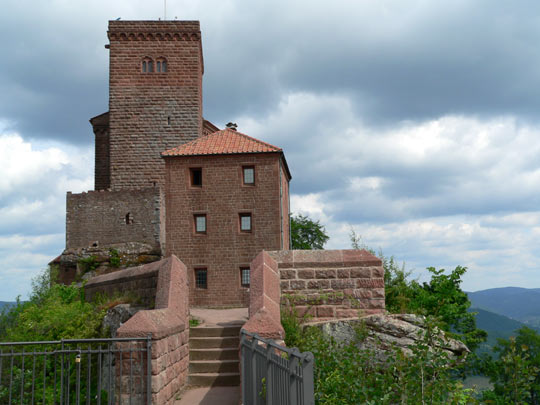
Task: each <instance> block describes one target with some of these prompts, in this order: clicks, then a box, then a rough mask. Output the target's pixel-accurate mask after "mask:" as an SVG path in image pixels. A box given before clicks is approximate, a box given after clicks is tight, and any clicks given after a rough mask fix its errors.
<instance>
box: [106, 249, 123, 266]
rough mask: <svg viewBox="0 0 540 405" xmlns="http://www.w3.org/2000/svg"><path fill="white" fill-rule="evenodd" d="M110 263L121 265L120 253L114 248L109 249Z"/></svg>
mask: <svg viewBox="0 0 540 405" xmlns="http://www.w3.org/2000/svg"><path fill="white" fill-rule="evenodd" d="M109 264H110V265H111V267H120V253H119V252H118V250H116V249H114V248H110V249H109Z"/></svg>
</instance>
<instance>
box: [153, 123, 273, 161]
mask: <svg viewBox="0 0 540 405" xmlns="http://www.w3.org/2000/svg"><path fill="white" fill-rule="evenodd" d="M269 152H282V149H281V148H278V147H277V146H274V145H270V144H269V143H266V142H263V141H259V140H258V139H255V138H252V137H250V136H247V135H245V134H242V133H240V132H238V131H234V130H232V129H223V130H221V131H217V132H214V133H211V134H209V135H205V136H202V137H200V138H197V139H195V140H193V141H190V142H188V143H185V144H183V145H180V146H177V147H176V148H173V149H169V150H167V151H165V152H163V153H162V154H161V156H194V155H230V154H236V153H269Z"/></svg>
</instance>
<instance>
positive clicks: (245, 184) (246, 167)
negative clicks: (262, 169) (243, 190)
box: [242, 165, 255, 187]
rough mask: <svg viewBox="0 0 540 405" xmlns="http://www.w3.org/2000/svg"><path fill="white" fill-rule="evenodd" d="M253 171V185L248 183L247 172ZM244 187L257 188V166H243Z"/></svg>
mask: <svg viewBox="0 0 540 405" xmlns="http://www.w3.org/2000/svg"><path fill="white" fill-rule="evenodd" d="M249 169H251V170H252V171H253V181H252V182H251V183H247V182H246V170H249ZM242 185H244V186H248V187H253V186H255V166H254V165H244V166H242Z"/></svg>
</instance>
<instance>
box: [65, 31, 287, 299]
mask: <svg viewBox="0 0 540 405" xmlns="http://www.w3.org/2000/svg"><path fill="white" fill-rule="evenodd" d="M108 38H109V41H110V43H109V44H108V45H106V48H108V49H109V55H110V59H109V60H110V63H109V111H108V112H105V113H103V114H101V115H98V116H96V117H94V118H92V119H91V120H90V123H91V124H92V128H93V131H94V134H95V190H93V191H88V192H86V193H81V194H73V193H70V192H68V194H67V215H66V250H65V251H64V253H63V254H62V255H61V256H60V257H59V259H58V261H59V263H60V280H61V281H63V282H71V281H73V280H74V279H76V278H78V277H81V276H82V275H83V273H84V272H85V271H86V270H88V268H83V267H84V266H83V265H82V264H81V263H86V265H87V264H88V262H89V261H91V260H88V258H97V259H96V260H97V261H98V263H97V264H99V263H100V260H99V259H100V258H101V259H103V257H104V256H107V255H111V254H114V255H118V256H119V259H120V261H121V263H122V264H125V265H126V266H127V265H134V264H144V263H147V262H150V261H153V260H158V259H160V258H162V257H165V256H170V255H176V256H177V257H178V258H180V259H181V260H182V261H183V263H184V264H185V265H186V267H187V268H188V281H189V286H190V304H191V305H197V306H214V307H219V306H247V305H248V302H249V286H250V270H249V265H250V262H251V261H252V260H253V259H254V257H255V256H256V255H257V254H258V253H259V252H260V251H262V250H283V249H289V248H290V246H289V240H290V236H289V181H290V179H291V175H290V173H289V170H288V167H287V162H286V160H285V157H284V154H283V151H282V150H281V149H280V148H278V147H276V146H273V145H270V144H268V143H265V142H262V141H259V140H256V139H254V138H251V137H249V136H247V135H245V134H242V133H240V132H238V131H236V129H235V128H227V129H224V130H219V128H218V127H216V126H215V125H213V124H212V123H210V122H209V121H207V120H205V119H204V118H203V115H202V110H203V108H202V78H203V73H204V63H203V53H202V44H201V32H200V27H199V22H197V21H110V22H109V31H108ZM81 258H83V261H82V262H81ZM85 258H86V259H85ZM85 260H86V261H85ZM92 260H93V259H92ZM103 261H104V260H101V262H103ZM97 264H94V265H93V266H92V267H93V268H92V270H95V271H97V273H98V274H100V272H101V273H104V272H110V271H112V270H114V266H113V267H111V266H100V267H97V269H96V268H95V267H96V266H97Z"/></svg>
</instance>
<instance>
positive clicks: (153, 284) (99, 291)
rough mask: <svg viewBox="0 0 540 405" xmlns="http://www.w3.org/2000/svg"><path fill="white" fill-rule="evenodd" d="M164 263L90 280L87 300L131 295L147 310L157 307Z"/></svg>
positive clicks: (86, 294) (85, 290) (87, 285)
mask: <svg viewBox="0 0 540 405" xmlns="http://www.w3.org/2000/svg"><path fill="white" fill-rule="evenodd" d="M161 266H162V261H158V262H154V263H150V264H146V265H143V266H139V267H131V268H128V269H125V270H119V271H115V272H113V273H110V274H104V275H101V276H97V277H94V278H92V279H90V280H89V281H88V282H87V283H86V285H85V286H84V293H85V298H86V299H87V300H88V301H92V300H93V299H94V298H96V297H98V296H99V295H105V296H109V297H111V296H114V295H123V294H129V295H132V296H133V297H136V298H137V300H140V301H141V302H140V304H142V305H144V306H145V307H147V308H153V307H154V306H155V300H156V291H157V282H158V273H159V269H160V268H161Z"/></svg>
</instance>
